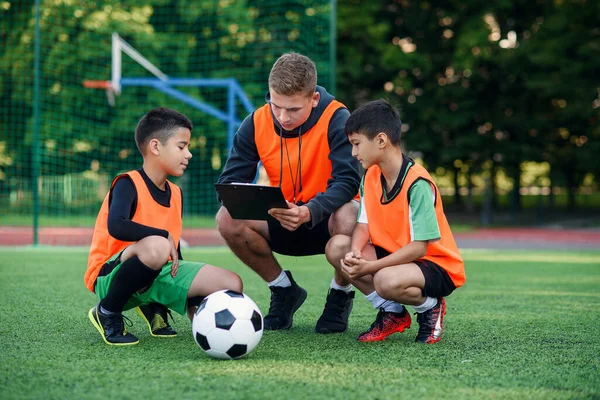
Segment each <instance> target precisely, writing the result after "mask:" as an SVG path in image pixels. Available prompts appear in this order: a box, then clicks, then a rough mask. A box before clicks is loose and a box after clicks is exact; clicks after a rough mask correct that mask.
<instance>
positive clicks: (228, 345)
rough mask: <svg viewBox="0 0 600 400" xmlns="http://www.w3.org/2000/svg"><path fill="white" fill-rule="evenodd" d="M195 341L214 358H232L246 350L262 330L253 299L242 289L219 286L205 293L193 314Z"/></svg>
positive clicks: (245, 352) (250, 347)
mask: <svg viewBox="0 0 600 400" xmlns="http://www.w3.org/2000/svg"><path fill="white" fill-rule="evenodd" d="M192 333H193V334H194V340H195V341H196V344H198V346H200V348H201V349H202V350H204V352H205V353H206V354H208V355H209V356H211V357H215V358H222V359H228V360H231V359H235V358H241V357H243V356H245V355H246V354H248V353H250V352H251V351H252V350H254V348H255V347H256V345H257V344H258V342H260V339H261V338H262V334H263V318H262V314H261V313H260V310H259V308H258V306H257V305H256V303H254V301H252V299H251V298H250V297H248V296H247V295H245V294H243V293H239V292H236V291H233V290H220V291H218V292H215V293H213V294H211V295H210V296H207V297H206V298H205V299H204V301H202V303H200V306H198V309H197V310H196V313H195V314H194V320H193V321H192Z"/></svg>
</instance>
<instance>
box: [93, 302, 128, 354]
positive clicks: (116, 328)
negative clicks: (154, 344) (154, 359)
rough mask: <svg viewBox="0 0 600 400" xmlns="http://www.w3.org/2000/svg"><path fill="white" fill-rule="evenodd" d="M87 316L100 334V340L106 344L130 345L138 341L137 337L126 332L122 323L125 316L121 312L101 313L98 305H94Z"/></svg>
mask: <svg viewBox="0 0 600 400" xmlns="http://www.w3.org/2000/svg"><path fill="white" fill-rule="evenodd" d="M88 318H89V319H90V321H91V322H92V325H94V327H95V328H96V329H98V332H100V335H102V340H104V342H105V343H106V344H110V345H112V346H130V345H133V344H138V343H139V341H138V338H137V337H135V336H134V335H132V334H131V333H128V332H127V328H126V327H125V324H124V323H123V318H127V317H124V316H123V314H116V313H115V314H111V315H106V314H102V313H101V312H100V309H99V306H96V307H93V308H92V309H91V310H90V311H89V312H88Z"/></svg>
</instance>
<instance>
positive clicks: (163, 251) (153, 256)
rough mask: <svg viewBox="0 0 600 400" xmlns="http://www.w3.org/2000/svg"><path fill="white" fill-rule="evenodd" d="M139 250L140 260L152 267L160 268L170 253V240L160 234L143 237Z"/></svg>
mask: <svg viewBox="0 0 600 400" xmlns="http://www.w3.org/2000/svg"><path fill="white" fill-rule="evenodd" d="M140 243H141V242H140ZM140 250H141V251H140V252H139V253H140V254H139V255H138V257H139V259H140V261H142V262H143V263H144V264H145V265H147V266H148V267H150V268H153V269H157V268H162V266H163V265H165V264H166V263H167V261H168V260H169V257H170V255H171V242H170V241H169V239H167V238H164V237H162V236H149V237H147V238H145V239H143V246H142V248H141V249H140Z"/></svg>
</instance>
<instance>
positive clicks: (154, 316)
mask: <svg viewBox="0 0 600 400" xmlns="http://www.w3.org/2000/svg"><path fill="white" fill-rule="evenodd" d="M135 311H136V312H137V313H138V314H139V315H140V317H142V319H143V320H144V321H146V324H147V325H148V329H149V330H150V334H151V335H152V336H154V337H175V336H177V332H176V331H175V329H173V328H172V327H171V325H169V319H168V316H169V315H171V311H169V309H168V308H167V307H165V306H163V305H162V304H159V303H150V304H144V305H143V306H139V307H136V308H135ZM171 319H173V316H171Z"/></svg>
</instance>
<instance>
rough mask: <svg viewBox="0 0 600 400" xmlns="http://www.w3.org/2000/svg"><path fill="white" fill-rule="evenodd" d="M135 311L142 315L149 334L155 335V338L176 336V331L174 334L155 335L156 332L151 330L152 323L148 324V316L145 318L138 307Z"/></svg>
mask: <svg viewBox="0 0 600 400" xmlns="http://www.w3.org/2000/svg"><path fill="white" fill-rule="evenodd" d="M135 312H137V313H138V314H139V316H140V317H142V319H143V320H144V322H145V323H146V325H148V330H149V331H150V335H152V336H154V337H157V338H172V337H176V336H177V333H175V334H174V335H157V334H155V333H154V332H152V324H150V321H148V318H146V316H145V315H144V313H143V312H142V309H141V308H139V307H136V308H135Z"/></svg>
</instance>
